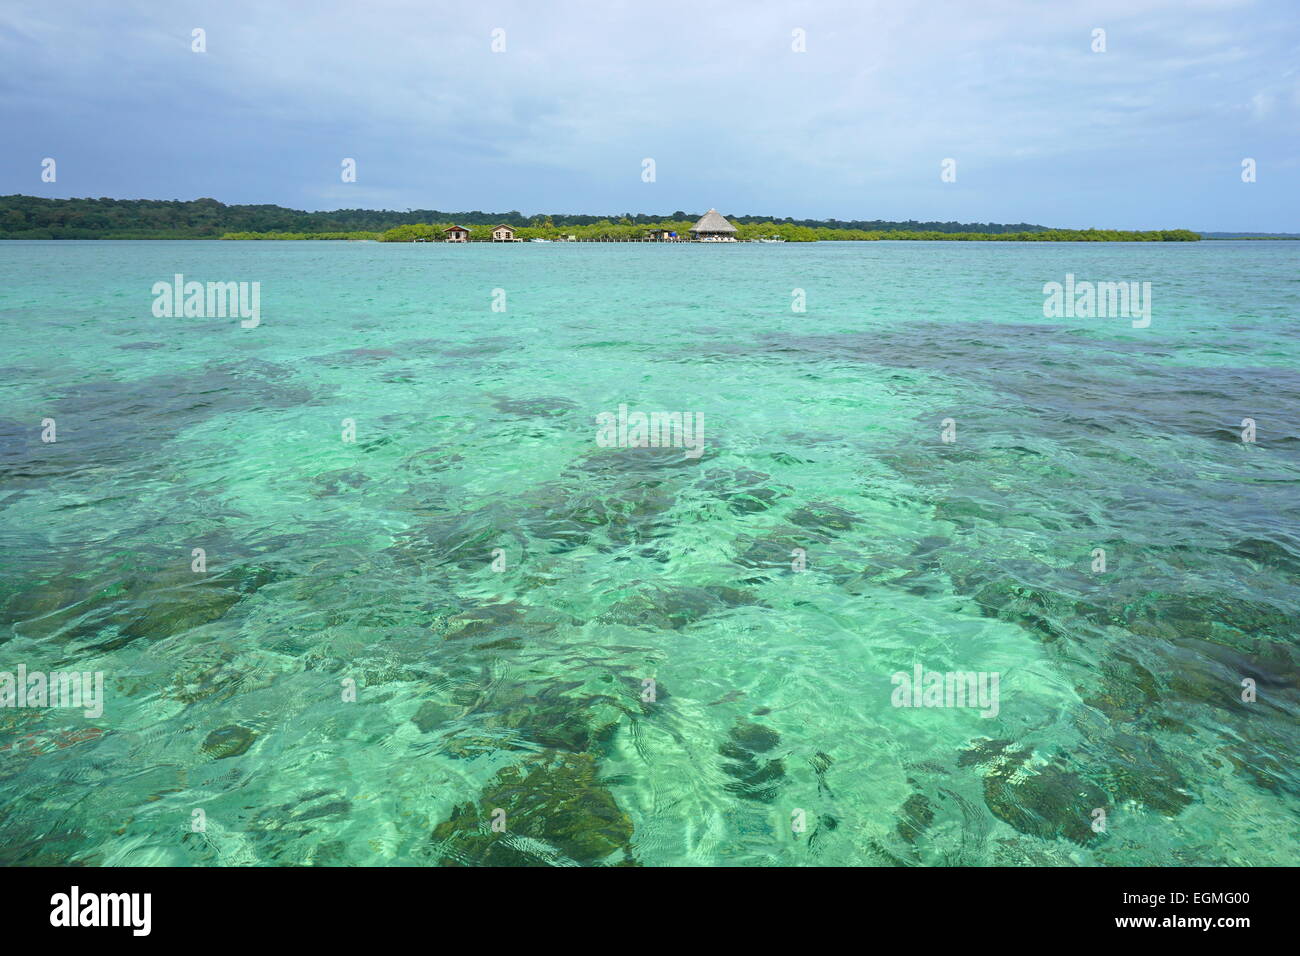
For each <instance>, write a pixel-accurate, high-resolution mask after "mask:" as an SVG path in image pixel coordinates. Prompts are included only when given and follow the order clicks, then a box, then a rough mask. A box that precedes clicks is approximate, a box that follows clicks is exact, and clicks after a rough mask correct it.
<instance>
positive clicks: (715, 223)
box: [691, 209, 736, 242]
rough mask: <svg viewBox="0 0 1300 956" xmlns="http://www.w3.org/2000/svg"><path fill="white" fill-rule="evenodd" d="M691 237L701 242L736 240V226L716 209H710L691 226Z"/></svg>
mask: <svg viewBox="0 0 1300 956" xmlns="http://www.w3.org/2000/svg"><path fill="white" fill-rule="evenodd" d="M691 238H692V239H695V240H697V241H699V242H735V241H736V227H735V226H733V225H732V224H731V223H729V222H727V220H726V219H725V218H723V216H722V214H721V213H719V212H718V211H717V210H716V209H710V210H709V211H708V212H706V213H705V214H704V215H703V216H701V217H700V221H699V222H697V223H696V224H695V225H693V226H691Z"/></svg>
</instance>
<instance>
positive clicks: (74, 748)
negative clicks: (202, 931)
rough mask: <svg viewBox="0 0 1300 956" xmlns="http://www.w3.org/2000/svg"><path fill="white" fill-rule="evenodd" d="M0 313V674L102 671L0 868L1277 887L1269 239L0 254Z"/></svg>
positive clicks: (1297, 321) (1291, 553) (1274, 359)
mask: <svg viewBox="0 0 1300 956" xmlns="http://www.w3.org/2000/svg"><path fill="white" fill-rule="evenodd" d="M175 273H182V274H184V275H185V277H186V279H189V280H199V281H205V282H206V281H236V282H259V283H260V284H261V286H260V288H261V324H260V326H258V327H257V328H253V329H244V328H241V327H240V325H239V322H238V321H237V320H234V319H227V318H201V317H190V318H156V317H155V316H154V314H153V312H152V305H153V301H154V299H153V294H152V291H151V290H152V287H153V284H154V283H155V282H159V281H164V282H170V281H171V278H172V276H173V275H174V274H175ZM1067 273H1069V274H1073V275H1075V276H1076V277H1077V279H1078V280H1080V281H1082V280H1090V281H1121V280H1125V281H1144V282H1150V283H1151V284H1152V285H1151V287H1152V302H1153V310H1152V320H1151V324H1150V326H1149V327H1148V328H1133V327H1132V323H1131V322H1130V320H1129V319H1127V318H1088V319H1082V318H1070V319H1046V318H1044V315H1043V301H1044V296H1043V284H1044V283H1046V282H1051V281H1058V282H1063V281H1064V279H1065V276H1066V274H1067ZM796 289H801V290H803V293H804V295H805V296H806V303H807V310H806V312H795V311H792V308H791V303H792V301H793V299H792V296H793V295H794V291H793V290H796ZM494 290H504V298H502V296H501V293H498V292H495V291H494ZM494 303H496V304H497V305H498V308H500V306H501V304H502V303H504V311H493V305H494ZM0 327H2V328H3V342H4V345H5V349H4V356H3V357H2V358H0V367H3V373H4V374H3V376H2V377H0V383H2V387H3V392H2V394H3V404H2V405H0V470H2V471H3V475H4V481H3V486H2V489H3V490H2V491H0V506H2V507H3V514H2V516H0V549H2V556H0V572H2V575H3V579H2V584H0V642H3V653H2V654H0V670H4V671H11V672H12V671H15V670H16V668H17V667H18V665H19V664H22V665H24V666H25V667H26V668H27V670H28V671H43V672H51V671H59V670H66V669H71V668H76V669H77V670H78V671H87V672H102V673H103V675H104V688H105V689H104V694H105V701H104V709H103V714H102V715H100V716H98V717H95V718H93V719H92V718H89V717H86V716H84V714H83V713H82V711H79V710H69V709H51V708H35V707H27V708H13V707H9V708H3V709H0V747H2V748H4V749H3V751H2V752H0V861H3V862H4V863H7V864H31V863H81V864H89V865H132V866H136V865H154V864H172V865H177V864H179V865H185V864H196V865H214V864H220V865H250V864H251V865H284V864H317V865H392V864H418V865H424V864H435V863H464V864H485V863H486V864H559V865H572V864H574V863H579V864H596V863H621V864H632V863H638V864H641V865H648V866H649V865H900V864H902V865H954V864H957V865H988V864H995V865H1034V864H1038V865H1133V864H1162V865H1164V864H1169V865H1185V864H1210V865H1224V864H1227V865H1267V864H1282V863H1291V864H1293V863H1295V862H1296V856H1297V852H1296V851H1297V842H1298V841H1297V831H1298V828H1297V816H1296V815H1297V809H1298V808H1300V777H1298V776H1297V770H1296V761H1295V753H1296V739H1297V732H1296V727H1297V723H1296V720H1297V716H1298V712H1300V678H1298V676H1297V675H1298V672H1300V671H1298V668H1297V662H1298V661H1300V649H1298V648H1297V640H1296V630H1297V624H1296V622H1297V620H1298V619H1300V578H1298V573H1300V494H1298V493H1297V492H1298V490H1300V488H1298V486H1300V245H1297V244H1295V243H1283V242H1238V243H1227V242H1202V243H1198V244H1181V243H1180V244H1167V245H1161V244H1124V245H1120V244H1115V245H1102V244H1047V243H1043V244H1035V243H1031V244H1013V243H988V244H982V243H965V242H962V243H820V244H815V245H795V244H786V245H754V244H744V245H734V246H691V245H681V246H671V245H668V246H664V245H640V244H610V245H603V244H575V245H565V244H551V245H539V244H526V245H490V244H476V245H471V246H464V247H450V246H442V245H431V244H404V245H392V244H376V243H323V242H322V243H311V242H296V243H295V242H288V243H275V242H256V243H252V242H250V243H235V242H225V243H220V242H175V243H171V242H152V243H149V242H139V243H136V242H98V243H93V242H90V243H77V242H61V243H34V242H33V243H18V242H8V243H4V244H2V245H0ZM620 404H626V405H628V406H629V408H630V409H631V410H633V411H637V410H639V411H644V412H652V411H668V412H671V411H682V412H694V413H700V414H702V415H703V419H704V451H703V454H702V455H701V456H700V457H699V458H698V459H691V458H688V457H687V456H685V455H684V454H683V452H682V450H681V449H675V448H666V449H657V448H650V449H638V448H619V447H614V448H606V447H601V445H600V444H598V442H597V431H596V416H597V415H599V414H600V413H602V412H617V409H618V406H619V405H620ZM47 418H52V419H54V421H55V423H56V438H57V440H56V441H54V442H52V443H50V442H43V441H42V440H41V433H42V420H44V419H47ZM1245 418H1251V419H1253V420H1254V421H1255V422H1256V427H1257V433H1256V441H1254V442H1244V441H1243V440H1242V420H1243V419H1245ZM345 419H351V420H352V421H353V422H354V423H355V440H354V441H350V442H349V441H345V440H344V435H343V431H344V424H343V423H344V420H345ZM945 419H951V420H952V425H953V426H954V427H955V441H952V442H945V441H944V440H943V422H944V420H945ZM196 548H201V549H203V551H204V553H205V555H206V570H204V571H202V572H195V571H194V570H193V569H192V562H193V561H194V558H193V550H194V549H196ZM495 549H500V551H496V550H495ZM797 549H798V550H797ZM1095 549H1103V550H1104V552H1105V558H1106V568H1105V570H1104V571H1102V570H1094V563H1095V558H1094V551H1095ZM797 553H802V554H803V555H804V556H805V561H806V569H805V570H803V571H795V570H794V568H793V564H794V563H795V561H794V560H793V556H794V555H795V554H797ZM494 559H496V560H495V567H494ZM502 561H504V566H502ZM918 665H919V666H920V667H921V668H922V669H923V670H924V671H935V672H940V673H947V672H953V671H971V672H982V673H984V674H996V675H998V677H999V682H1000V683H999V698H998V707H997V714H996V716H991V717H985V716H981V711H980V710H979V709H976V708H971V707H897V706H894V703H893V698H894V690H895V687H894V683H893V681H892V680H891V677H892V675H894V674H895V673H896V672H900V671H901V672H906V673H908V674H911V673H912V672H913V668H914V667H916V666H918ZM1243 680H1248V681H1252V682H1253V684H1254V687H1255V692H1256V694H1257V699H1255V700H1253V701H1243V700H1242V694H1243V690H1244V688H1243V685H1242V681H1243ZM648 681H653V684H649V683H647V682H648ZM353 687H354V688H355V700H353V699H351V697H352V696H353V695H352V694H351V693H350V692H349V691H350V689H351V688H353ZM1097 810H1102V811H1103V812H1104V814H1105V817H1104V829H1101V830H1099V829H1095V828H1094V824H1097V821H1098V817H1097V815H1096V813H1095V811H1097ZM196 811H201V814H198V813H196ZM497 811H504V814H503V815H502V814H498V813H497ZM494 819H498V820H501V821H503V822H504V830H503V831H501V832H497V831H494V830H493V829H492V822H493V820H494ZM795 824H799V826H796V825H795Z"/></svg>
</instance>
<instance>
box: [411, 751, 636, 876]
mask: <svg viewBox="0 0 1300 956" xmlns="http://www.w3.org/2000/svg"><path fill="white" fill-rule="evenodd" d="M596 771H597V764H596V760H595V758H593V757H592V756H590V755H589V754H574V753H559V754H554V753H552V754H545V755H541V756H538V757H536V758H534V759H531V760H528V761H526V762H525V763H523V764H521V765H517V766H513V767H507V768H506V769H504V770H502V771H501V772H500V773H498V774H497V775H496V777H495V778H493V780H492V781H491V782H490V783H489V784H488V785H487V787H486V788H485V789H484V790H483V792H482V794H481V795H480V797H479V799H478V801H477V802H476V803H473V804H470V803H463V804H460V805H458V806H457V807H456V808H455V809H454V810H453V811H452V814H451V817H450V819H448V820H446V821H444V822H443V823H440V824H438V825H437V826H436V827H435V828H434V830H433V834H432V839H433V840H434V841H435V842H436V843H438V844H440V845H439V846H438V847H437V853H438V857H439V862H440V863H441V864H442V865H443V866H556V865H564V864H566V863H577V864H579V865H582V866H611V865H613V866H635V865H637V864H636V860H635V858H634V857H633V855H632V848H631V842H632V821H631V820H630V819H629V818H628V816H627V814H626V813H624V812H623V811H622V810H621V809H620V808H619V806H618V803H617V801H615V799H614V795H613V794H612V793H610V792H609V790H608V789H607V788H606V787H605V785H604V784H603V783H602V782H601V781H600V780H599V779H598V777H597V773H596ZM498 810H502V811H504V812H505V813H504V817H501V815H500V814H498V813H497V811H498ZM494 817H495V818H496V819H498V820H503V822H504V826H505V829H504V830H503V831H502V832H494V831H493V830H492V822H493V819H494Z"/></svg>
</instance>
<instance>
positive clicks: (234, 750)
mask: <svg viewBox="0 0 1300 956" xmlns="http://www.w3.org/2000/svg"><path fill="white" fill-rule="evenodd" d="M256 739H257V732H256V731H254V730H249V729H248V728H247V727H241V726H239V725H238V724H230V725H229V726H226V727H221V728H218V729H217V730H214V731H212V733H210V734H208V736H207V739H206V740H204V741H203V752H204V753H205V754H207V755H208V756H209V757H211V758H212V759H213V760H224V759H226V758H227V757H238V756H240V755H241V754H243V753H245V752H246V751H247V750H248V748H249V747H251V746H253V741H254V740H256Z"/></svg>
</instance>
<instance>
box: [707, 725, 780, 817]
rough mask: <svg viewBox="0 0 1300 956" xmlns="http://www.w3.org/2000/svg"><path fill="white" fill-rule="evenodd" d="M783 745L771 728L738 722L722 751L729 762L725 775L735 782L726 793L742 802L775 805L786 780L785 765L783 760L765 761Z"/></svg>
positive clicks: (772, 759) (778, 758) (777, 758)
mask: <svg viewBox="0 0 1300 956" xmlns="http://www.w3.org/2000/svg"><path fill="white" fill-rule="evenodd" d="M780 742H781V735H780V734H778V733H777V732H776V731H775V730H772V729H771V728H770V727H764V726H763V725H762V724H756V723H754V722H753V721H749V720H737V721H736V724H735V726H734V727H732V728H731V731H730V733H729V734H728V736H727V741H726V743H724V744H723V745H722V746H721V747H719V748H718V753H720V754H721V755H722V756H723V757H725V758H726V760H725V762H724V763H723V765H722V769H723V772H725V773H726V774H727V775H728V776H730V777H733V778H734V782H733V783H729V784H727V785H726V789H727V790H728V791H730V792H731V793H734V794H736V796H738V797H740V798H741V799H742V800H755V801H758V802H760V803H771V802H772V801H773V800H775V799H776V797H777V794H778V793H779V792H780V788H781V784H782V783H783V782H784V780H785V762H784V761H783V760H782V759H781V758H780V757H774V758H771V759H765V758H762V757H760V756H758V755H759V754H766V753H768V752H770V751H771V750H772V749H773V748H775V747H776V746H777V745H778V744H780Z"/></svg>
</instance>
